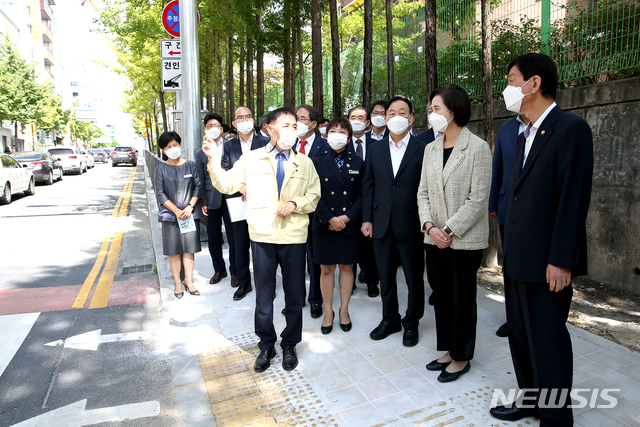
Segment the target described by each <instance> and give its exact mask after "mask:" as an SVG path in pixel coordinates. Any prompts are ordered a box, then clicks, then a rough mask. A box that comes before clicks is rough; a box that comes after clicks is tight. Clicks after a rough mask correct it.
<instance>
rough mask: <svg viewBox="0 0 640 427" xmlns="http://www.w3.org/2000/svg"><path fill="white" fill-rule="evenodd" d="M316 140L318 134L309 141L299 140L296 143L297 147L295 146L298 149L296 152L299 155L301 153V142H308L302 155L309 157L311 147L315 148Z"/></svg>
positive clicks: (312, 135) (314, 134)
mask: <svg viewBox="0 0 640 427" xmlns="http://www.w3.org/2000/svg"><path fill="white" fill-rule="evenodd" d="M315 139H316V133H315V132H314V133H312V134H311V136H310V137H309V138H307V139H304V140H303V139H300V138H298V142H296V145H295V146H294V148H295V149H296V151H297V152H298V153H300V142H302V141H307V143H306V144H305V145H304V153H300V154H302V155H303V156H307V157H309V151H311V147H313V141H315Z"/></svg>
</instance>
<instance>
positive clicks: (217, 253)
mask: <svg viewBox="0 0 640 427" xmlns="http://www.w3.org/2000/svg"><path fill="white" fill-rule="evenodd" d="M207 215H208V217H207V233H208V235H209V254H210V255H211V261H212V262H213V269H214V271H215V272H216V273H222V272H223V271H225V269H226V265H225V262H224V258H223V256H222V242H223V238H222V221H223V220H224V228H225V230H226V231H227V242H228V243H229V273H231V274H232V275H235V274H236V245H235V239H234V237H233V225H232V224H233V223H232V222H231V219H230V218H229V210H228V208H227V203H226V202H225V201H224V200H223V201H222V204H221V205H220V208H219V209H209V210H208V211H207Z"/></svg>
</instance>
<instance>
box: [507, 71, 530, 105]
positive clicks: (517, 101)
mask: <svg viewBox="0 0 640 427" xmlns="http://www.w3.org/2000/svg"><path fill="white" fill-rule="evenodd" d="M532 78H533V77H531V79H532ZM531 79H529V80H527V81H526V82H525V84H523V85H522V86H520V87H518V86H511V85H508V86H507V87H506V88H504V90H503V91H502V97H503V98H504V104H505V106H506V107H507V110H509V111H511V112H514V113H520V107H521V106H522V100H523V99H524V97H525V96H528V95H531V93H527V94H524V93H522V88H523V87H525V86H526V85H527V83H529V82H530V81H531Z"/></svg>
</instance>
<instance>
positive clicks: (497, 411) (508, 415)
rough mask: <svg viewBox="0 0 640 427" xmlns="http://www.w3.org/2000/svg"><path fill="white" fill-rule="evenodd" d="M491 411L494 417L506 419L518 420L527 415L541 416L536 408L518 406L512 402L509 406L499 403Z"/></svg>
mask: <svg viewBox="0 0 640 427" xmlns="http://www.w3.org/2000/svg"><path fill="white" fill-rule="evenodd" d="M489 413H490V414H491V416H493V417H494V418H497V419H499V420H504V421H518V420H521V419H523V418H525V417H536V418H537V417H539V416H540V415H539V414H538V411H536V410H535V409H534V408H527V409H524V408H518V407H517V406H516V405H514V404H512V405H511V406H509V407H507V406H504V405H498V406H496V407H495V408H491V410H489Z"/></svg>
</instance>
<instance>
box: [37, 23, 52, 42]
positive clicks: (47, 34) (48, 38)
mask: <svg viewBox="0 0 640 427" xmlns="http://www.w3.org/2000/svg"><path fill="white" fill-rule="evenodd" d="M40 31H42V36H43V37H44V42H45V43H53V32H52V31H51V28H49V26H48V25H47V21H43V22H41V23H40Z"/></svg>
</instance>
